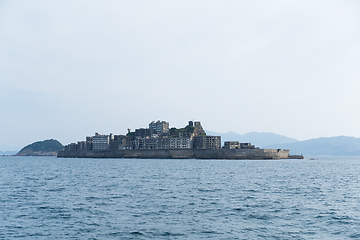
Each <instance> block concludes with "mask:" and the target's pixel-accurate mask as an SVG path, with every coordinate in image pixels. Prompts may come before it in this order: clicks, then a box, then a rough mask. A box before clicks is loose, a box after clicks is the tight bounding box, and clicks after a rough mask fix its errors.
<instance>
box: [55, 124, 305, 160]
mask: <svg viewBox="0 0 360 240" xmlns="http://www.w3.org/2000/svg"><path fill="white" fill-rule="evenodd" d="M58 157H64V158H167V159H171V158H176V159H190V158H196V159H288V158H303V157H302V156H292V155H290V154H289V150H282V149H259V148H255V146H254V145H251V143H239V142H236V141H230V142H225V144H224V147H222V148H221V137H220V136H208V135H206V133H205V131H204V129H203V128H202V126H201V123H200V122H193V121H189V123H188V125H187V126H186V127H184V128H180V129H177V128H169V123H168V122H165V121H157V122H155V121H152V122H151V123H149V128H139V129H135V131H134V132H131V131H130V129H128V133H127V134H126V135H114V134H112V133H111V134H110V135H100V134H98V133H95V136H91V137H86V141H82V142H78V143H71V144H69V145H66V146H65V149H64V150H63V151H59V153H58Z"/></svg>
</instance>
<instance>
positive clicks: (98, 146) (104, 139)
mask: <svg viewBox="0 0 360 240" xmlns="http://www.w3.org/2000/svg"><path fill="white" fill-rule="evenodd" d="M92 140H93V142H92V145H93V150H108V149H109V145H110V136H109V135H100V134H98V133H95V136H94V137H93V139H92Z"/></svg>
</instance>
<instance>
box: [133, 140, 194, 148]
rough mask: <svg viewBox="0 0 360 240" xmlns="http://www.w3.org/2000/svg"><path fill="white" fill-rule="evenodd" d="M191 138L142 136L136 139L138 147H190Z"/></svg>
mask: <svg viewBox="0 0 360 240" xmlns="http://www.w3.org/2000/svg"><path fill="white" fill-rule="evenodd" d="M192 147H193V141H192V140H191V139H190V138H141V139H136V140H135V148H136V149H190V148H192Z"/></svg>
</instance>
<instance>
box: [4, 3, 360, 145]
mask: <svg viewBox="0 0 360 240" xmlns="http://www.w3.org/2000/svg"><path fill="white" fill-rule="evenodd" d="M359 13H360V2H359V1H357V0H353V1H346V0H345V1H331V0H330V1H329V0H326V1H325V0H324V1H317V0H315V1H314V0H311V1H310V0H304V1H288V0H287V1H285V0H283V1H280V0H279V1H265V0H263V1H262V0H258V1H211V0H210V1H209V0H206V1H205V0H203V1H194V0H192V1H89V0H87V1H85V0H84V1H64V0H62V1H45V0H44V1H37V0H34V1H21V0H19V1H10V0H8V1H1V2H0V109H1V110H0V114H1V118H0V145H6V146H10V147H13V148H21V147H23V146H25V145H27V144H29V143H32V142H35V141H39V140H45V139H50V138H54V139H57V140H59V141H60V142H61V143H63V144H68V143H70V142H76V141H79V140H84V139H85V137H86V136H88V135H93V134H94V133H95V132H99V133H102V134H109V133H110V132H111V133H114V134H124V133H126V129H127V128H131V129H135V128H140V127H147V126H148V123H149V122H150V121H152V120H159V119H160V120H166V121H168V122H170V126H171V127H173V126H174V127H183V126H185V125H186V124H187V122H188V121H189V120H193V119H194V120H198V121H201V122H202V125H203V127H204V128H205V129H207V130H212V131H216V132H228V131H234V132H237V133H240V134H244V133H247V132H252V131H255V132H273V133H277V134H281V135H285V136H288V137H292V138H296V139H299V140H305V139H310V138H317V137H331V136H339V135H346V136H354V137H360V128H359V122H360V111H359V109H360V106H359V105H360V94H359V93H360V81H359V80H360V67H359V66H360V14H359ZM10 147H9V148H10Z"/></svg>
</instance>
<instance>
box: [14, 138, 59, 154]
mask: <svg viewBox="0 0 360 240" xmlns="http://www.w3.org/2000/svg"><path fill="white" fill-rule="evenodd" d="M63 149H64V146H63V145H62V144H61V143H60V142H59V141H58V140H55V139H49V140H45V141H38V142H34V143H32V144H29V145H27V146H26V147H24V148H23V149H21V150H20V151H19V152H18V153H17V154H16V156H57V154H58V152H59V151H60V150H63Z"/></svg>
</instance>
